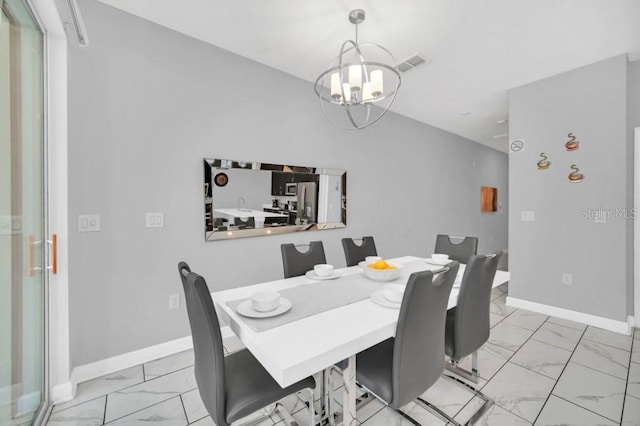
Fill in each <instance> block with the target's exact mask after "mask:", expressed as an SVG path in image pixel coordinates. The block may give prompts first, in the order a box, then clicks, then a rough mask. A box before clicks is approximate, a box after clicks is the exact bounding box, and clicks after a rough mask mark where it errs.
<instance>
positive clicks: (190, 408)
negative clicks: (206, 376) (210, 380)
mask: <svg viewBox="0 0 640 426" xmlns="http://www.w3.org/2000/svg"><path fill="white" fill-rule="evenodd" d="M180 397H181V398H182V405H184V411H185V412H186V413H187V420H189V423H193V422H195V421H196V420H198V419H201V418H203V417H206V416H208V415H209V412H208V411H207V409H206V408H205V406H204V404H203V403H202V399H200V391H198V389H194V390H191V391H189V392H185V393H183V394H182V395H180Z"/></svg>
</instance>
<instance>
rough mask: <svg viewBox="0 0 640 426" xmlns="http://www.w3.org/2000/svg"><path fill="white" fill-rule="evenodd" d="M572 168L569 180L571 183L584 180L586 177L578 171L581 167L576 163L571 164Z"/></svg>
mask: <svg viewBox="0 0 640 426" xmlns="http://www.w3.org/2000/svg"><path fill="white" fill-rule="evenodd" d="M571 169H572V170H573V171H572V172H571V173H569V182H571V183H578V182H582V180H583V179H584V175H583V174H582V173H578V172H579V171H580V169H579V168H578V167H577V166H576V165H575V164H572V165H571Z"/></svg>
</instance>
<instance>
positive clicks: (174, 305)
mask: <svg viewBox="0 0 640 426" xmlns="http://www.w3.org/2000/svg"><path fill="white" fill-rule="evenodd" d="M179 307H180V295H179V294H178V293H175V294H170V295H169V309H178V308H179Z"/></svg>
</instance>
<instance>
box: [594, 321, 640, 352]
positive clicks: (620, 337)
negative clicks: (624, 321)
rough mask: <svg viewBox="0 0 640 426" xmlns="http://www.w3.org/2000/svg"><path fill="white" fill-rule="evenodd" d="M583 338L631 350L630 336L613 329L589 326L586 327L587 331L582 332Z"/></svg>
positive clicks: (631, 338)
mask: <svg viewBox="0 0 640 426" xmlns="http://www.w3.org/2000/svg"><path fill="white" fill-rule="evenodd" d="M584 338H585V339H587V340H591V341H592V342H598V343H602V344H604V345H607V346H613V347H614V348H618V349H623V350H625V351H631V344H632V343H633V337H632V336H625V335H624V334H620V333H614V332H613V331H609V330H603V329H601V328H596V327H591V326H589V327H587V331H585V333H584Z"/></svg>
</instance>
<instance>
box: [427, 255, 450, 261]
mask: <svg viewBox="0 0 640 426" xmlns="http://www.w3.org/2000/svg"><path fill="white" fill-rule="evenodd" d="M431 259H433V260H435V261H436V262H438V263H445V262H447V261H448V260H449V255H448V254H439V253H434V254H432V255H431Z"/></svg>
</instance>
